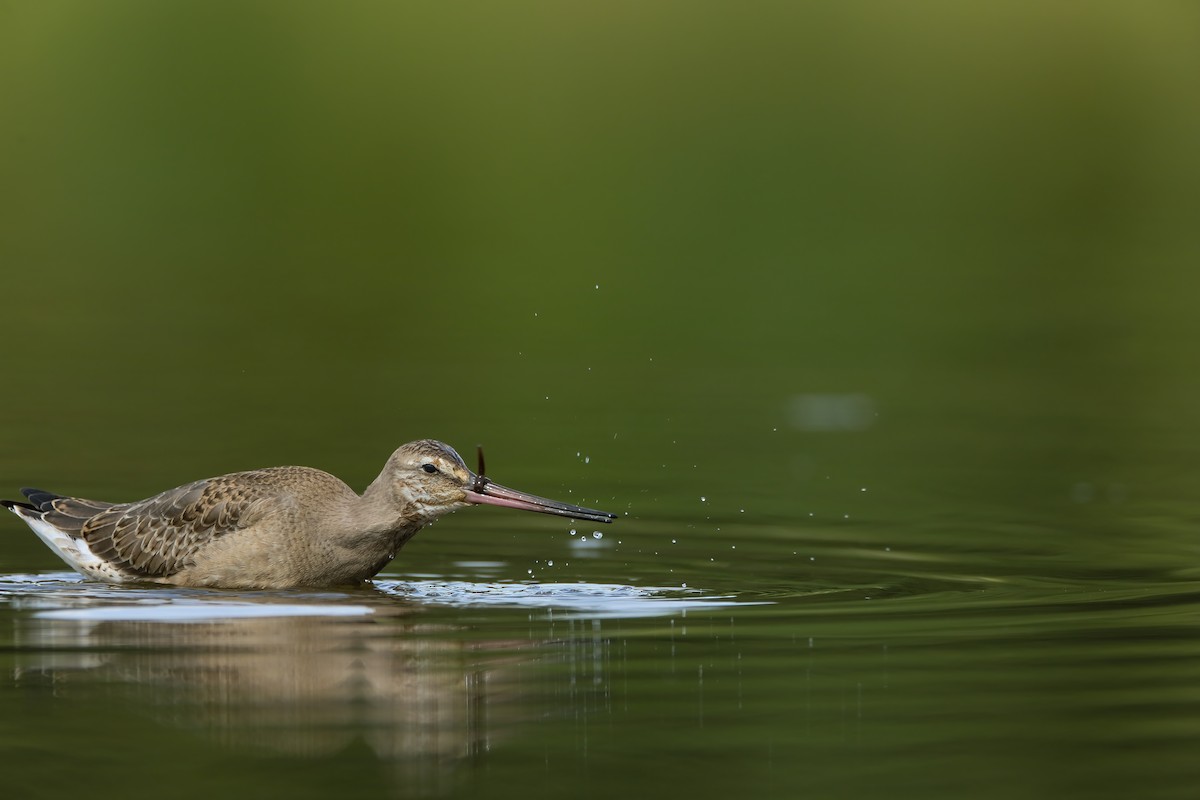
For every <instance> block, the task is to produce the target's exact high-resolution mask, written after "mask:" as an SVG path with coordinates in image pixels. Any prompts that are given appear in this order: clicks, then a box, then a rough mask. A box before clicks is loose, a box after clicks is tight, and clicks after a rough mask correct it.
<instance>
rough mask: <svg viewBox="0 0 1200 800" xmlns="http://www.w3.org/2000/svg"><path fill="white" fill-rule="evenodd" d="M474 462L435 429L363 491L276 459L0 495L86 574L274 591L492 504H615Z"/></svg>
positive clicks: (601, 517)
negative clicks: (185, 476)
mask: <svg viewBox="0 0 1200 800" xmlns="http://www.w3.org/2000/svg"><path fill="white" fill-rule="evenodd" d="M483 473H484V466H483V453H482V450H481V451H480V454H479V474H478V475H476V474H475V473H473V472H471V470H469V469H467V466H466V464H464V463H463V460H462V458H461V457H460V456H459V455H458V453H456V452H455V451H454V448H452V447H450V446H449V445H447V444H443V443H442V442H438V441H434V440H433V439H422V440H420V441H416V442H409V443H408V444H406V445H402V446H401V447H400V448H399V449H397V450H396V452H394V453H392V455H391V457H390V458H389V459H388V460H387V463H386V464H385V465H384V467H383V471H382V472H380V473H379V477H378V478H376V479H375V480H374V481H373V482H372V483H371V485H370V486H368V487H367V489H366V491H364V492H363V493H362V494H361V495H359V494H357V493H356V492H355V491H354V490H353V489H351V488H350V487H349V486H347V485H346V484H345V483H343V482H342V481H341V480H339V479H338V478H335V477H334V476H333V475H330V474H329V473H327V472H322V471H321V470H318V469H311V468H309V467H273V468H270V469H258V470H251V471H250V472H235V473H232V474H230V475H222V476H220V477H217V478H208V479H206V480H201V481H196V482H194V483H189V484H186V485H184V486H179V487H177V488H175V489H169V490H167V491H165V492H163V493H162V494H158V495H155V496H154V497H150V498H147V499H145V500H140V501H138V502H135V503H103V502H97V501H94V500H83V499H80V498H77V497H62V496H60V495H56V494H52V493H51V492H44V491H41V490H40V489H22V490H21V492H22V493H23V494H24V495H25V497H26V499H27V500H28V502H26V503H22V502H18V501H14V500H3V501H0V503H3V505H4V506H5V507H6V508H8V509H9V510H10V511H12V512H13V513H14V514H16V515H17V516H18V517H20V518H21V519H23V520H24V521H25V523H26V524H27V525H29V527H30V528H32V529H33V532H34V533H36V534H37V535H38V536H39V537H40V538H41V539H42V541H43V542H45V543H46V544H47V545H49V546H50V549H51V550H53V551H54V552H55V553H57V554H58V555H59V557H61V558H62V560H63V561H65V562H67V563H68V564H69V565H70V566H71V567H73V568H74V569H75V570H77V571H79V572H80V573H82V574H83V575H85V576H86V577H89V578H96V579H98V580H102V581H108V582H110V583H128V582H138V581H150V582H154V583H167V584H174V585H177V586H215V587H223V588H239V589H281V588H289V587H297V586H335V585H344V584H353V583H359V582H361V581H364V580H367V579H369V578H371V577H372V576H374V575H375V574H376V573H378V572H379V571H380V570H381V569H383V568H384V566H386V565H387V563H388V562H389V561H391V560H392V559H393V558H395V556H396V553H397V552H398V551H399V550H400V548H401V547H403V546H404V545H405V543H406V542H408V540H409V539H411V538H412V537H413V536H414V535H415V534H416V532H417V531H419V530H420V529H421V528H422V527H424V526H425V525H427V524H429V523H430V522H432V521H433V520H435V519H437V518H438V517H440V516H441V515H442V514H446V513H448V512H451V511H455V510H457V509H460V508H464V507H466V506H468V505H473V504H490V505H496V506H507V507H508V508H519V509H524V510H526V511H538V512H541V513H543V514H557V515H558V516H561V517H572V518H574V519H580V520H590V521H592V522H612V521H613V520H614V519H616V515H615V514H609V513H607V512H605V511H596V510H594V509H590V508H581V507H579V506H575V505H571V504H569V503H559V502H556V501H554V500H547V499H546V498H544V497H537V496H536V495H532V494H526V493H524V492H518V491H516V490H514V489H508V488H506V487H504V486H501V485H499V484H496V483H493V482H492V481H491V480H490V479H489V478H486V477H484V474H483Z"/></svg>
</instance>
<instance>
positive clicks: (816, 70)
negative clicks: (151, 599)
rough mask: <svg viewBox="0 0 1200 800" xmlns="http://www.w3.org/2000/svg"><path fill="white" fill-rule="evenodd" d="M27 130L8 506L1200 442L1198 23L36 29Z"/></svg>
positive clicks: (297, 9)
mask: <svg viewBox="0 0 1200 800" xmlns="http://www.w3.org/2000/svg"><path fill="white" fill-rule="evenodd" d="M0 113H2V114H3V124H2V125H0V187H2V189H0V269H3V274H4V277H5V287H6V290H7V293H8V295H7V302H6V303H5V308H4V312H3V315H2V316H0V331H2V333H3V339H4V342H5V343H6V345H7V351H8V369H7V370H6V378H5V386H6V391H4V393H3V397H2V399H0V431H2V433H0V441H2V444H3V456H2V457H0V473H2V474H0V478H2V482H3V483H4V485H11V486H15V485H20V484H23V483H31V482H32V483H39V482H40V483H47V484H51V485H52V487H53V488H59V489H61V490H64V491H75V492H86V493H92V494H98V495H101V496H106V497H112V498H113V499H118V498H121V499H124V498H127V497H131V496H140V495H143V494H146V493H149V492H152V491H156V490H158V489H161V488H163V487H164V486H167V485H174V484H176V483H178V482H181V481H184V480H188V479H192V478H195V477H197V476H199V475H205V474H212V473H217V472H223V471H229V470H233V469H241V468H248V467H252V466H262V465H267V464H274V463H307V464H313V465H315V466H321V467H325V468H327V469H330V470H331V471H335V472H337V473H338V474H340V475H343V476H344V477H346V478H347V480H349V481H350V482H351V483H352V484H353V485H356V486H362V485H365V483H366V482H367V481H368V480H369V479H370V478H371V477H372V476H373V475H374V474H375V472H376V471H377V469H378V465H379V464H380V463H382V460H383V458H384V457H385V456H386V454H387V453H388V452H390V450H391V449H392V447H393V446H394V445H395V444H398V443H400V442H402V441H407V440H409V439H412V438H417V437H422V436H435V437H439V438H444V439H446V440H448V441H451V442H452V443H454V444H456V445H458V446H459V447H460V449H463V450H464V451H468V450H470V449H471V447H472V445H473V444H475V443H476V442H480V441H482V442H485V443H487V444H488V445H489V448H490V450H491V452H492V453H493V456H492V471H493V472H494V473H495V474H496V475H497V477H499V478H501V479H505V478H507V479H508V480H510V482H514V483H516V482H518V479H525V482H527V483H528V482H532V483H535V484H540V485H542V486H543V487H544V486H545V485H546V481H547V480H549V481H553V480H554V479H555V476H556V475H559V474H560V473H562V472H563V471H564V470H565V471H567V472H569V473H570V474H571V480H573V481H578V480H579V479H583V480H587V481H589V482H590V485H591V486H594V487H596V489H597V490H598V491H600V492H601V493H602V494H603V496H605V497H613V498H616V501H618V502H619V503H621V504H624V505H626V506H627V508H632V509H633V510H634V511H638V510H639V507H638V505H637V500H638V496H639V495H640V494H645V493H647V492H653V491H654V490H655V489H656V488H657V487H660V486H661V487H664V488H665V489H666V490H667V493H668V494H670V492H672V491H679V492H682V493H684V494H686V495H687V496H688V498H689V499H690V498H692V497H693V495H699V494H703V493H705V491H707V492H708V493H710V494H717V491H716V487H725V488H726V489H727V491H726V492H725V495H733V497H732V498H731V499H730V500H729V501H728V506H729V508H733V507H734V506H738V507H741V506H744V505H745V502H746V501H747V500H750V501H752V502H757V503H758V505H759V507H760V508H761V507H769V508H772V509H773V510H775V511H778V512H779V513H780V514H781V515H783V516H791V515H793V514H795V512H796V511H798V507H797V506H795V505H794V504H791V503H790V500H785V498H791V497H792V496H793V495H794V494H795V493H796V491H795V490H796V487H797V486H798V485H799V484H801V483H803V482H804V481H805V480H807V479H808V478H809V477H810V473H812V470H811V469H809V466H806V465H811V464H813V463H816V464H817V465H818V467H817V468H818V469H820V468H823V467H824V466H825V465H827V464H828V463H830V462H834V463H841V462H845V461H849V460H853V462H855V463H856V464H857V467H856V471H857V473H858V474H856V475H855V476H854V480H855V481H860V480H865V479H870V480H872V481H873V484H874V485H876V486H880V484H881V482H882V484H883V485H882V486H881V487H880V488H882V489H884V490H885V491H886V490H887V489H888V488H892V489H894V495H895V496H896V497H907V496H909V495H910V494H911V493H912V492H914V491H920V487H919V486H914V485H905V480H906V479H905V474H906V473H907V472H908V469H907V467H908V466H911V465H913V464H915V463H921V464H923V465H924V466H925V467H927V468H928V469H930V470H933V472H932V473H927V474H925V475H923V477H922V480H921V481H920V483H922V484H923V485H926V486H928V485H929V483H930V481H929V477H930V475H934V476H937V478H938V479H939V480H944V481H946V482H949V484H953V482H955V481H961V482H962V484H963V486H962V487H961V488H962V491H968V492H969V491H971V489H970V488H969V487H971V486H976V485H978V484H979V481H978V476H977V475H972V474H970V472H971V469H972V468H975V467H978V468H979V469H982V470H986V469H988V468H989V464H990V463H991V462H992V461H993V460H994V459H997V458H1002V459H1003V458H1006V459H1007V462H1006V466H1014V465H1016V464H1018V463H1025V465H1026V466H1027V467H1028V470H1029V474H1033V475H1036V474H1037V472H1038V470H1039V469H1040V468H1041V467H1042V466H1045V468H1046V469H1049V470H1051V471H1058V470H1060V469H1061V468H1062V463H1061V459H1064V458H1066V459H1070V458H1075V459H1077V460H1079V461H1081V462H1082V463H1085V464H1093V465H1095V464H1096V463H1097V462H1096V460H1095V459H1091V455H1094V453H1090V452H1089V451H1090V450H1094V448H1095V447H1096V446H1101V445H1102V446H1103V447H1104V448H1116V451H1115V452H1114V453H1113V454H1112V457H1111V458H1106V459H1104V460H1103V463H1104V464H1105V469H1106V470H1107V469H1111V470H1112V471H1113V473H1114V474H1112V475H1108V474H1107V473H1106V474H1101V475H1098V476H1087V475H1085V476H1083V477H1087V478H1088V479H1093V478H1094V479H1095V480H1097V481H1099V482H1101V483H1103V482H1104V481H1106V480H1110V479H1111V480H1117V479H1120V477H1121V476H1120V474H1119V472H1120V464H1119V462H1121V461H1122V457H1121V454H1122V453H1124V454H1125V455H1126V456H1129V457H1132V458H1136V455H1137V448H1138V447H1141V446H1145V445H1147V444H1148V443H1149V444H1152V445H1153V446H1155V447H1157V446H1159V445H1160V444H1162V443H1163V442H1164V441H1172V442H1179V441H1181V440H1184V441H1187V440H1189V439H1190V441H1187V443H1188V444H1189V446H1190V445H1195V444H1197V443H1200V415H1198V414H1197V412H1196V408H1197V403H1198V401H1200V380H1198V378H1197V375H1198V371H1197V370H1196V368H1195V366H1196V364H1195V361H1196V359H1195V352H1196V351H1195V347H1194V342H1195V341H1196V340H1197V335H1198V334H1200V322H1197V315H1196V314H1195V313H1194V312H1193V305H1194V303H1195V300H1196V297H1197V289H1198V288H1200V272H1198V271H1197V269H1196V266H1197V264H1198V263H1200V225H1198V224H1197V221H1198V220H1200V147H1197V142H1198V141H1200V9H1197V7H1196V6H1194V5H1192V4H1185V3H1174V4H1170V3H1148V4H1130V3H1089V4H1086V5H1081V4H1077V3H1044V2H1014V3H1004V4H977V3H973V4H963V3H951V2H924V3H903V4H900V3H883V2H878V3H833V2H830V3H794V2H786V3H770V2H753V3H739V4H725V3H695V2H686V3H672V2H658V1H656V2H649V3H602V4H601V3H593V4H578V3H571V4H567V3H554V2H543V3H539V2H518V3H457V4H441V3H383V2H352V3H339V4H330V3H318V2H252V3H246V2H202V3H195V2H173V3H160V2H110V3H91V2H53V3H32V2H25V3H23V2H4V3H2V4H0ZM810 393H812V394H816V395H819V396H825V395H832V396H834V397H835V398H836V397H841V396H844V395H846V394H851V395H855V396H859V397H865V398H867V400H868V410H869V411H870V412H871V419H870V420H868V421H867V423H865V424H864V425H859V426H858V427H860V428H861V427H867V426H870V425H873V426H874V427H872V431H871V435H870V436H849V437H846V436H843V437H830V436H822V435H820V434H819V433H816V434H814V433H813V432H811V431H809V432H807V433H806V432H805V430H804V429H805V428H806V427H811V426H806V424H804V422H803V420H801V421H800V422H797V414H796V413H795V409H796V403H797V402H801V403H803V402H804V401H803V400H800V401H797V399H796V398H797V397H798V396H799V397H804V396H807V395H808V394H810ZM801 416H802V415H801ZM875 420H878V424H877V425H876V424H875V423H874V421H875ZM1114 420H1119V421H1122V422H1128V423H1130V424H1129V425H1128V426H1126V425H1121V426H1118V427H1119V430H1112V428H1113V426H1112V425H1111V424H1110V423H1111V422H1112V421H1114ZM1035 424H1041V425H1043V426H1044V427H1046V428H1047V430H1049V431H1050V433H1049V437H1050V440H1047V438H1046V434H1043V433H1039V434H1037V436H1036V437H1035V438H1034V440H1031V441H1027V442H1022V441H1020V440H1021V438H1022V437H1021V432H1022V431H1028V430H1030V426H1031V425H1035ZM816 427H818V428H820V427H821V425H820V424H818V425H817V426H816ZM834 427H836V425H835V426H834ZM851 427H854V426H851ZM1114 437H1115V439H1116V440H1115V441H1114ZM1122 448H1124V449H1122ZM797 451H803V453H801V457H799V458H798V457H797ZM577 453H579V454H582V455H581V456H580V457H579V458H578V462H579V463H580V464H581V465H582V464H583V461H584V458H586V457H588V456H590V461H588V462H587V466H588V468H589V469H590V471H585V470H584V469H583V468H582V466H579V467H577V466H576V460H577V459H576V454H577ZM985 454H986V455H985ZM1089 459H1091V460H1089ZM874 465H878V468H875V467H874ZM685 469H686V470H692V472H690V473H684V472H683V470H685ZM1164 473H1165V474H1164V475H1163V476H1162V477H1163V478H1165V479H1170V478H1172V477H1184V478H1186V479H1192V478H1195V477H1196V473H1195V470H1194V469H1189V471H1188V472H1187V474H1185V475H1180V473H1179V471H1178V470H1177V469H1166V470H1164ZM964 475H965V479H964ZM560 480H562V479H560ZM555 485H557V484H552V485H551V488H553V486H555ZM1155 485H1158V484H1155ZM947 486H948V484H942V485H941V486H940V487H939V490H938V491H939V492H941V491H946V490H947ZM801 488H802V487H801ZM1060 490H1062V491H1065V489H1064V488H1063V486H1059V485H1055V486H1054V487H1052V488H1047V489H1046V490H1045V491H1047V492H1050V493H1055V492H1060ZM6 491H7V490H6ZM991 491H992V490H991V489H988V490H986V491H984V492H981V493H980V497H981V498H982V496H983V495H984V494H987V493H989V492H991ZM1013 491H1015V492H1017V493H1018V494H1019V493H1020V489H1019V488H1018V489H1014V490H1013ZM1171 491H1172V489H1167V490H1165V491H1164V496H1169V495H1170V494H1171ZM1034 493H1035V494H1036V491H1035V492H1034ZM808 494H809V496H810V498H811V497H812V492H811V491H809V492H808ZM1025 499H1033V498H1032V495H1031V496H1029V497H1026V498H1025ZM819 500H820V498H819V497H818V498H816V501H817V502H819ZM840 502H841V500H840V499H838V500H835V501H831V505H833V506H836V505H837V504H838V503H840ZM631 504H632V505H631ZM676 505H678V504H676ZM640 510H642V511H643V512H645V511H649V509H648V508H646V506H645V504H643V505H642V507H641V509H640ZM898 511H899V509H897V508H894V509H892V510H891V511H889V514H893V515H894V514H896V513H898ZM921 511H923V509H920V508H919V507H918V509H917V510H916V513H920V512H921ZM31 552H32V550H31Z"/></svg>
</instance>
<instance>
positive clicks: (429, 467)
mask: <svg viewBox="0 0 1200 800" xmlns="http://www.w3.org/2000/svg"><path fill="white" fill-rule="evenodd" d="M421 469H423V470H425V471H426V472H428V473H429V474H430V475H432V474H433V473H435V472H437V471H438V468H437V467H435V466H434V465H433V464H422V465H421Z"/></svg>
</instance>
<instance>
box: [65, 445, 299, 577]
mask: <svg viewBox="0 0 1200 800" xmlns="http://www.w3.org/2000/svg"><path fill="white" fill-rule="evenodd" d="M289 469H291V468H288V467H280V468H276V469H264V470H255V471H253V472H238V473H234V474H232V475H222V476H221V477H218V478H208V479H206V480H201V481H195V482H194V483H189V484H185V485H184V486H180V487H177V488H175V489H170V490H168V491H166V492H163V493H162V494H159V495H155V496H154V497H150V498H148V499H146V500H140V501H138V502H135V503H122V504H119V505H113V506H110V507H108V508H105V509H103V510H101V511H99V513H94V512H93V514H92V515H90V516H89V518H87V519H85V520H81V521H80V522H79V524H78V527H77V530H78V531H79V535H80V536H81V537H82V538H83V540H84V541H85V542H87V544H88V547H89V548H91V550H92V552H93V553H95V554H96V555H97V556H99V557H100V558H103V559H105V560H107V561H109V562H110V563H112V564H113V565H114V566H115V567H118V568H120V569H122V570H124V571H126V572H128V573H130V574H131V575H137V576H142V577H147V578H165V577H169V576H171V575H174V574H175V573H177V572H179V571H180V570H182V569H184V568H185V567H187V566H189V565H190V564H191V563H192V559H193V557H194V555H195V553H196V552H197V551H198V550H200V549H201V548H203V547H204V546H205V545H207V544H209V543H210V542H212V541H213V540H214V539H216V538H218V537H221V536H228V535H229V534H231V533H233V532H235V531H237V530H239V529H241V528H244V527H247V526H249V525H252V524H253V523H254V522H255V521H256V520H257V519H258V518H259V517H260V516H261V510H262V509H263V507H264V502H269V501H271V500H273V499H275V498H276V497H277V495H278V493H279V489H280V483H279V482H278V477H279V476H278V475H276V474H275V473H278V472H280V471H281V470H283V471H286V470H289ZM64 500H65V501H66V502H63V501H55V511H56V512H58V514H59V516H62V517H66V516H68V515H69V514H70V513H79V512H82V511H84V507H83V506H82V505H78V503H79V501H70V500H67V499H66V498H64ZM60 505H62V506H63V508H62V509H61V510H60V509H59V506H60ZM68 509H69V511H68ZM72 521H74V520H72ZM53 522H54V523H55V524H56V525H61V522H60V520H59V517H58V516H56V517H55V519H54V520H53ZM69 527H75V526H69Z"/></svg>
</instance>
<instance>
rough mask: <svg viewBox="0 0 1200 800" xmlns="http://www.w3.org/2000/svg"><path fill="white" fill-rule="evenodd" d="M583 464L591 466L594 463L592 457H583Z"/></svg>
mask: <svg viewBox="0 0 1200 800" xmlns="http://www.w3.org/2000/svg"><path fill="white" fill-rule="evenodd" d="M583 463H585V464H590V463H592V457H591V456H584V457H583Z"/></svg>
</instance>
